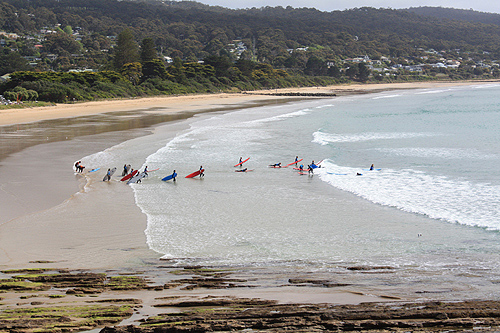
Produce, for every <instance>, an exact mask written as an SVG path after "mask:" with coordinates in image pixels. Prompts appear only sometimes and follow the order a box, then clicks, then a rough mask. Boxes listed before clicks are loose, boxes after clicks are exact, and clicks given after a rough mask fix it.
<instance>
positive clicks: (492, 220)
mask: <svg viewBox="0 0 500 333" xmlns="http://www.w3.org/2000/svg"><path fill="white" fill-rule="evenodd" d="M322 165H323V168H321V169H319V171H318V173H319V174H320V177H321V179H322V180H324V181H326V182H327V183H329V184H331V185H333V186H335V187H337V188H339V189H342V190H345V191H348V192H351V193H354V194H356V195H358V196H360V197H362V198H365V199H367V200H369V201H372V202H374V203H377V204H380V205H385V206H392V207H396V208H398V209H401V210H403V211H407V212H411V213H417V214H422V215H426V216H429V217H431V218H433V219H440V220H445V221H448V222H451V223H460V224H464V225H469V226H476V227H482V228H486V229H491V230H500V211H498V209H497V208H496V206H497V205H496V204H495V203H498V202H500V186H493V185H489V184H474V183H471V182H468V181H462V180H457V179H450V178H447V177H440V176H433V175H429V174H426V173H425V172H421V171H417V170H412V169H403V170H391V169H382V170H381V171H360V169H356V168H350V167H341V166H338V165H335V164H334V163H332V162H331V161H328V160H326V161H323V163H322ZM329 172H330V173H329ZM332 172H333V173H342V174H343V173H345V174H347V175H346V176H340V175H336V174H331V173H332ZM357 172H362V174H363V175H362V176H356V173H357Z"/></svg>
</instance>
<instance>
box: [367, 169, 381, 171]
mask: <svg viewBox="0 0 500 333" xmlns="http://www.w3.org/2000/svg"><path fill="white" fill-rule="evenodd" d="M363 170H366V171H380V170H382V169H363Z"/></svg>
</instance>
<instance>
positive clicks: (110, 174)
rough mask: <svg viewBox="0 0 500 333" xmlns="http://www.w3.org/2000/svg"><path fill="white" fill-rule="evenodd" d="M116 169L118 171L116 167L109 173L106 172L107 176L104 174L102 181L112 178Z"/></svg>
mask: <svg viewBox="0 0 500 333" xmlns="http://www.w3.org/2000/svg"><path fill="white" fill-rule="evenodd" d="M115 171H116V168H113V169H111V171H110V172H109V175H108V173H107V172H106V176H104V178H103V179H102V181H103V182H105V181H107V180H111V176H113V174H114V173H115Z"/></svg>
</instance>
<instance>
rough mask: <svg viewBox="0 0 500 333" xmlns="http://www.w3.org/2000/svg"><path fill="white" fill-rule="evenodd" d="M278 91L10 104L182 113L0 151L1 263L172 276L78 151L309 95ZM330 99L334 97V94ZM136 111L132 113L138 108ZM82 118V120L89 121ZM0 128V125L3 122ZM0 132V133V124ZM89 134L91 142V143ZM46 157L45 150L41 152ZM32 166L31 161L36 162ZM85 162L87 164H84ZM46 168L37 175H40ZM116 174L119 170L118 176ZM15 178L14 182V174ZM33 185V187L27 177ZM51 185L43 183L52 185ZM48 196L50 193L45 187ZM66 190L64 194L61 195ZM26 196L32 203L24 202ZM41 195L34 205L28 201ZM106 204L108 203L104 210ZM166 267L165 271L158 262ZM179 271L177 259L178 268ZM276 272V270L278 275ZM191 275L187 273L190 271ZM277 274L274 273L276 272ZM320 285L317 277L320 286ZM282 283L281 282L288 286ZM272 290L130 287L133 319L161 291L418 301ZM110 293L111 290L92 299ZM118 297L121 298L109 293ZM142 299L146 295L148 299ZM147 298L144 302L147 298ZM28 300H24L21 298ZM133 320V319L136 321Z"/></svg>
mask: <svg viewBox="0 0 500 333" xmlns="http://www.w3.org/2000/svg"><path fill="white" fill-rule="evenodd" d="M489 83H494V82H477V81H472V82H423V83H409V84H389V85H377V84H375V85H345V86H333V87H313V88H301V89H283V90H279V91H280V92H285V93H286V92H293V91H301V92H305V93H311V92H313V93H314V92H325V93H334V94H337V95H338V96H341V95H349V94H359V93H371V92H381V91H388V90H398V89H430V88H447V87H453V86H457V85H476V84H489ZM273 92H276V90H270V91H267V92H266V91H259V92H252V93H247V94H217V95H194V96H176V97H165V98H163V97H160V98H147V99H134V100H120V101H103V102H89V103H81V104H80V103H79V104H70V105H58V106H55V107H44V108H34V109H26V110H23V109H21V110H19V109H15V110H14V109H12V110H7V111H5V110H2V111H0V126H13V125H16V124H25V123H36V122H39V121H47V120H50V119H66V118H71V119H73V118H79V117H90V118H89V119H90V120H95V118H92V117H97V116H99V115H100V114H109V113H119V114H120V115H121V116H122V113H124V114H125V116H126V117H130V116H134V117H136V118H138V119H141V118H143V117H146V116H147V115H151V114H170V115H171V114H177V115H181V116H180V117H178V118H176V119H172V121H170V122H167V123H163V122H159V123H156V124H152V125H149V124H143V125H140V126H137V127H135V128H133V129H130V128H125V129H121V130H120V129H118V130H109V131H106V130H104V131H103V132H100V133H97V134H92V131H83V132H82V133H81V134H80V135H78V136H75V137H74V138H71V139H68V140H65V139H64V138H62V139H60V138H58V139H54V141H53V142H50V143H43V144H35V145H33V146H30V147H28V148H22V149H21V150H20V151H16V152H15V153H12V154H9V156H7V157H5V158H3V159H0V184H2V186H3V191H2V192H1V194H0V211H6V210H8V211H12V212H14V213H13V214H10V215H9V216H7V217H1V219H0V244H1V245H0V269H1V270H9V269H25V268H39V267H45V268H53V269H58V270H64V269H69V270H73V271H75V270H85V271H94V272H102V271H113V272H114V273H115V274H121V273H132V274H137V273H138V272H142V273H141V274H144V275H146V276H148V277H149V278H152V279H153V280H154V279H158V280H162V279H166V278H165V277H164V276H163V274H165V272H164V271H163V269H167V271H168V272H169V273H168V274H167V275H168V276H169V277H168V278H167V279H175V278H176V277H175V276H173V275H172V274H171V271H173V270H176V269H179V268H174V267H169V262H168V261H162V260H160V254H158V253H156V252H154V251H152V250H150V249H149V248H148V246H147V243H146V236H145V234H144V230H145V228H146V224H147V221H146V217H145V215H144V214H143V213H142V212H141V211H140V209H139V208H138V207H137V206H136V205H135V200H134V195H133V193H132V191H131V189H129V188H128V186H122V185H123V184H121V183H119V182H117V181H114V182H109V183H107V182H102V181H100V180H101V179H100V178H102V177H101V176H102V174H98V173H95V174H88V173H87V171H88V169H87V170H86V173H85V176H82V175H78V174H75V173H74V172H73V171H70V170H69V168H70V167H71V166H72V165H73V163H74V161H76V160H77V159H78V158H80V157H82V156H87V155H91V154H93V153H97V152H100V151H103V150H105V149H107V148H109V147H112V146H114V145H116V144H121V143H122V142H124V141H127V140H136V142H137V143H136V144H139V145H140V144H141V140H142V138H144V137H145V136H147V135H148V134H150V133H151V132H152V131H155V129H156V128H158V127H159V126H162V127H164V128H166V129H165V130H164V132H165V137H164V138H163V139H162V140H160V142H158V143H157V144H156V145H154V146H151V147H147V148H144V150H143V151H142V152H141V153H140V154H134V153H132V152H131V155H130V156H126V157H124V159H126V160H132V161H139V160H140V159H141V158H144V157H146V156H148V155H149V154H150V153H151V152H154V151H156V150H157V149H158V148H160V147H161V146H162V144H163V143H164V142H168V139H169V138H173V137H175V135H176V133H178V132H179V131H182V130H183V129H185V128H186V127H187V126H189V122H190V121H189V119H191V118H192V117H193V115H196V114H200V113H204V112H211V111H212V112H218V111H220V112H226V111H231V110H236V109H239V108H243V107H254V106H259V105H265V104H274V103H286V102H289V101H300V100H304V99H307V98H304V97H297V98H290V97H287V96H273V95H267V94H270V93H273ZM333 98H334V97H333ZM136 112H139V113H136ZM89 119H86V120H85V121H88V120H89ZM186 119H188V121H185V120H186ZM0 128H1V127H0ZM0 133H1V132H0ZM89 142H91V144H89ZM47 156H50V158H47ZM33 165H37V168H33ZM89 167H90V166H89ZM40 170H43V175H44V177H43V181H41V180H40V178H41V177H40ZM119 173H121V170H120V169H118V171H117V174H119ZM13 179H14V180H15V181H13ZM33 184H35V186H34V185H33ZM49 189H50V190H49ZM43 194H46V195H43ZM47 194H51V195H47ZM68 194H69V195H68ZM27 202H28V203H29V202H32V203H33V204H32V205H31V207H27V206H29V205H28V204H27ZM35 203H38V204H35ZM103 207H105V208H103ZM159 267H163V269H159ZM181 269H182V267H181ZM245 274H246V272H245V271H244V270H241V271H236V272H234V273H231V274H229V276H230V277H231V278H235V279H241V280H247V281H248V280H251V277H248V276H245ZM276 274H277V275H278V273H276ZM195 275H196V274H192V275H190V276H195ZM276 280H278V278H276ZM320 285H321V284H320ZM285 287H286V288H285ZM285 287H283V286H279V287H277V288H269V286H266V287H265V288H262V286H260V288H259V286H258V285H257V286H252V288H248V286H243V287H242V288H230V289H228V288H219V289H216V290H217V291H212V290H210V291H207V290H206V289H204V288H203V287H202V288H201V291H198V292H191V291H187V290H181V289H179V288H177V289H173V290H168V291H166V290H165V289H162V290H163V291H161V293H156V294H155V297H156V298H155V297H152V296H151V295H149V293H150V291H149V290H140V291H137V292H134V293H133V296H131V297H134V298H138V299H142V301H143V304H144V306H143V308H142V310H137V311H138V312H139V314H140V315H138V316H137V318H136V319H144V318H148V317H149V316H152V315H154V314H156V313H157V311H153V310H152V309H153V308H152V304H156V303H158V300H157V298H158V297H173V296H177V295H183V296H186V297H202V296H203V297H205V296H207V295H209V294H211V293H212V292H213V293H214V294H215V295H217V296H220V297H228V296H231V297H237V298H238V297H239V298H245V297H257V298H261V299H266V300H277V301H278V302H280V303H304V304H306V303H307V304H313V303H332V304H360V303H365V302H388V301H407V302H410V301H415V300H416V299H403V298H400V297H399V295H391V294H389V295H387V294H386V295H382V294H380V295H368V294H365V293H363V292H361V291H359V289H358V288H356V287H345V286H344V287H342V286H339V287H340V288H331V287H327V288H318V285H317V284H316V282H315V281H313V280H306V281H305V282H303V283H300V284H299V285H298V286H297V285H292V286H290V284H286V286H285ZM117 295H119V297H128V296H130V295H131V294H129V292H118V293H117ZM106 297H109V295H108V294H105V295H102V296H99V297H98V298H106ZM115 297H118V296H116V295H115ZM17 298H18V296H16V295H10V294H9V296H7V300H8V301H5V302H4V303H5V305H3V307H4V308H6V307H9V306H10V307H12V306H14V307H15V306H16V305H15V304H16V302H18V299H17ZM148 300H149V301H148ZM146 305H147V306H146ZM28 306H29V305H28ZM133 323H136V322H133Z"/></svg>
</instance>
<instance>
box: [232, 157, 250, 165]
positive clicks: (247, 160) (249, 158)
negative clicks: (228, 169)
mask: <svg viewBox="0 0 500 333" xmlns="http://www.w3.org/2000/svg"><path fill="white" fill-rule="evenodd" d="M249 159H250V157H249V158H247V159H246V160H244V161H241V162H240V163H238V164H236V165H235V167H237V166H240V165H242V164H243V163H245V162H246V161H248V160H249Z"/></svg>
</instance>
